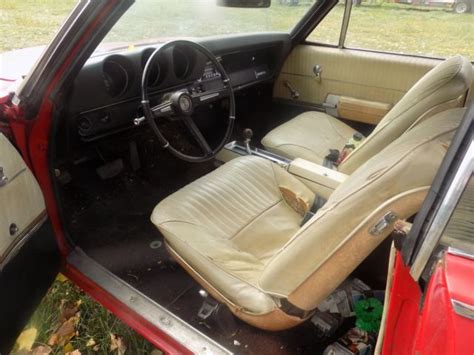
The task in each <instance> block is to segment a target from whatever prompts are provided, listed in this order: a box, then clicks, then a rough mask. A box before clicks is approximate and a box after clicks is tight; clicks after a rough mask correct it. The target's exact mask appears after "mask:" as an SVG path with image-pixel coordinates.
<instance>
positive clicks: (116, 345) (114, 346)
mask: <svg viewBox="0 0 474 355" xmlns="http://www.w3.org/2000/svg"><path fill="white" fill-rule="evenodd" d="M115 350H117V353H118V354H119V355H123V354H125V351H126V350H127V345H126V344H125V341H124V340H123V338H122V337H119V336H118V335H116V334H110V351H115Z"/></svg>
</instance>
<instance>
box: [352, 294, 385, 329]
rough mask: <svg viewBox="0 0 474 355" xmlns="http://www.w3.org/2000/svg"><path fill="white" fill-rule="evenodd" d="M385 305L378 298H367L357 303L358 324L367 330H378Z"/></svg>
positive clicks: (360, 327)
mask: <svg viewBox="0 0 474 355" xmlns="http://www.w3.org/2000/svg"><path fill="white" fill-rule="evenodd" d="M382 312H383V305H382V302H380V301H379V300H378V299H376V298H367V299H363V300H360V301H358V302H357V303H356V304H355V314H356V326H357V327H358V328H359V329H361V330H365V331H367V332H378V330H379V328H380V321H381V320H382Z"/></svg>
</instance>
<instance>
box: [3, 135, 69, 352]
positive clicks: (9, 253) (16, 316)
mask: <svg viewBox="0 0 474 355" xmlns="http://www.w3.org/2000/svg"><path fill="white" fill-rule="evenodd" d="M0 168H1V172H0V354H8V353H9V351H10V350H11V348H12V346H13V344H14V342H15V339H16V337H17V336H18V334H19V333H20V332H21V330H22V329H23V327H24V326H25V323H26V322H27V321H28V319H29V318H30V317H31V314H32V313H33V312H34V310H35V308H36V306H37V305H38V303H39V302H40V301H41V299H42V297H43V296H44V294H45V293H46V292H47V290H48V288H49V286H50V285H51V283H52V281H53V280H54V277H55V276H56V274H57V272H58V270H59V265H60V258H59V252H58V248H57V245H56V241H55V239H54V234H53V232H52V229H51V225H50V223H48V221H47V215H46V209H45V203H44V199H43V195H42V192H41V189H40V187H39V185H38V183H37V182H36V179H35V177H34V176H33V174H32V173H31V171H30V170H29V169H28V167H27V166H26V164H25V163H24V161H23V159H22V157H21V156H20V154H19V153H18V152H17V150H16V149H15V148H14V147H13V145H12V144H11V143H10V142H9V141H8V139H7V138H6V137H5V136H4V135H2V134H1V133H0Z"/></svg>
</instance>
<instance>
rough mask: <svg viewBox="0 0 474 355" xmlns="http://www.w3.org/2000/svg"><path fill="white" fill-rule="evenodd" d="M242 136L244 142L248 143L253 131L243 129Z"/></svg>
mask: <svg viewBox="0 0 474 355" xmlns="http://www.w3.org/2000/svg"><path fill="white" fill-rule="evenodd" d="M242 135H243V136H244V139H245V141H246V142H250V140H251V139H252V137H253V131H252V130H251V129H250V128H245V129H244V131H243V132H242Z"/></svg>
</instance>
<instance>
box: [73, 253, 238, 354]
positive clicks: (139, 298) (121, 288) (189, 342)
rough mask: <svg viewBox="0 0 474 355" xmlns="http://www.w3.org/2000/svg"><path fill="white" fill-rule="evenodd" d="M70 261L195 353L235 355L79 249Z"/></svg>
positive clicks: (118, 298)
mask: <svg viewBox="0 0 474 355" xmlns="http://www.w3.org/2000/svg"><path fill="white" fill-rule="evenodd" d="M67 262H68V263H69V264H71V265H72V266H74V267H75V268H76V269H78V270H79V271H80V272H81V273H83V274H84V275H86V276H87V277H88V278H89V279H91V280H92V281H93V282H95V283H96V284H97V285H99V286H100V287H101V288H103V289H104V290H105V291H107V292H108V293H110V294H111V295H113V296H114V297H115V298H116V299H117V300H119V301H120V302H122V303H123V304H125V305H127V307H128V308H130V309H131V310H132V311H134V312H135V313H137V314H139V315H140V316H141V317H143V318H144V319H146V320H147V321H149V322H150V323H152V324H153V325H155V326H156V327H158V328H160V329H161V330H162V331H163V332H164V333H166V334H167V335H169V336H170V337H172V338H173V339H176V340H177V341H178V342H179V343H181V344H183V345H184V346H185V347H186V348H188V349H189V350H191V351H192V352H193V353H195V354H232V352H230V351H229V350H227V349H225V348H224V347H223V346H222V345H220V344H218V343H217V342H215V341H214V340H212V339H211V338H209V337H208V336H206V335H204V334H203V333H201V332H200V331H199V330H197V329H195V328H193V327H192V326H191V325H189V324H188V323H186V322H185V321H183V320H182V319H180V318H178V317H177V316H175V315H174V314H173V313H171V312H170V311H168V310H167V309H165V308H164V307H162V306H161V305H159V304H158V303H156V302H155V301H153V300H152V299H150V298H148V297H147V296H145V295H144V294H143V293H141V292H140V291H138V290H136V289H135V288H133V287H132V286H130V285H129V284H128V283H126V282H125V281H123V280H122V279H120V278H118V277H117V276H115V275H114V274H113V273H111V272H110V271H109V270H107V269H106V268H104V267H103V266H101V265H100V264H99V263H97V262H96V261H95V260H93V259H91V258H90V257H88V256H87V255H86V254H85V253H84V252H83V251H82V250H81V249H79V248H76V249H75V250H74V251H73V252H72V253H71V254H69V257H68V258H67Z"/></svg>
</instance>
